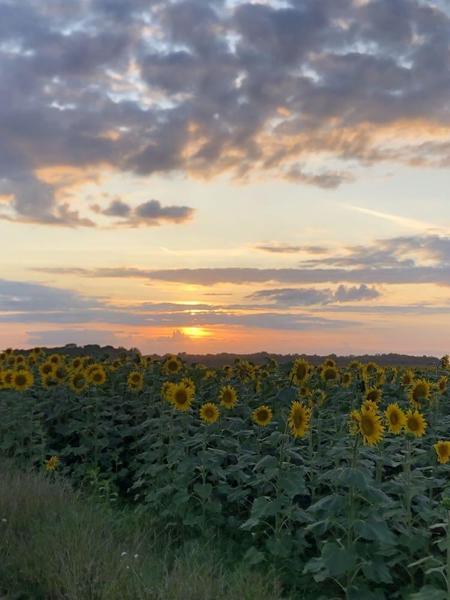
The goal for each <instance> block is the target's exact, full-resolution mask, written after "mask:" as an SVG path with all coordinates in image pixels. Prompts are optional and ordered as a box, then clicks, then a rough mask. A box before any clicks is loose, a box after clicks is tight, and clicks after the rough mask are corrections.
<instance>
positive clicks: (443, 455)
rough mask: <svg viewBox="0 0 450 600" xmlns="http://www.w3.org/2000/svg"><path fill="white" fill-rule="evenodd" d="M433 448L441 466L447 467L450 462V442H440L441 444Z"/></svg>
mask: <svg viewBox="0 0 450 600" xmlns="http://www.w3.org/2000/svg"><path fill="white" fill-rule="evenodd" d="M433 448H434V450H435V452H436V455H437V459H438V461H439V462H440V463H441V465H446V464H447V463H448V461H449V460H450V442H448V441H445V440H439V442H436V444H434V446H433Z"/></svg>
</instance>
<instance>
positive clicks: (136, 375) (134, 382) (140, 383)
mask: <svg viewBox="0 0 450 600" xmlns="http://www.w3.org/2000/svg"><path fill="white" fill-rule="evenodd" d="M127 385H128V389H130V390H133V391H135V392H138V391H139V390H142V388H143V387H144V375H143V374H142V373H141V372H140V371H131V373H130V374H129V375H128V379H127Z"/></svg>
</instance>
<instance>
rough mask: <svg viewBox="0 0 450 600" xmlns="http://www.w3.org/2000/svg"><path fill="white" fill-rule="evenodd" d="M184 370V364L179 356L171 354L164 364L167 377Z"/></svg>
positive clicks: (163, 368) (163, 367)
mask: <svg viewBox="0 0 450 600" xmlns="http://www.w3.org/2000/svg"><path fill="white" fill-rule="evenodd" d="M182 368H183V363H182V362H181V360H180V359H179V357H178V356H175V355H174V354H169V356H166V358H165V359H164V362H163V366H162V370H163V372H164V373H166V374H167V375H176V374H177V373H178V371H180V370H181V369H182Z"/></svg>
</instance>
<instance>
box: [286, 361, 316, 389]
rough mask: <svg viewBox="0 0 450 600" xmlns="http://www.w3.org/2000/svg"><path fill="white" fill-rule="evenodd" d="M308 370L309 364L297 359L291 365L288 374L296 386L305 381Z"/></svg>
mask: <svg viewBox="0 0 450 600" xmlns="http://www.w3.org/2000/svg"><path fill="white" fill-rule="evenodd" d="M310 369H311V367H310V364H309V363H308V362H307V361H306V360H304V359H303V358H297V360H295V361H294V364H293V365H292V369H291V374H290V377H291V380H292V381H293V382H294V383H296V384H297V385H298V384H300V383H303V382H304V381H306V379H308V375H309V372H310Z"/></svg>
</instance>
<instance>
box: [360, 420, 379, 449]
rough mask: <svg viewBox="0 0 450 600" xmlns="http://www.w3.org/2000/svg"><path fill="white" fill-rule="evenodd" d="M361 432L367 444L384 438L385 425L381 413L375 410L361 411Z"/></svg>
mask: <svg viewBox="0 0 450 600" xmlns="http://www.w3.org/2000/svg"><path fill="white" fill-rule="evenodd" d="M359 432H360V434H361V436H362V438H363V442H364V444H365V445H366V446H373V445H375V444H378V443H379V442H380V440H381V439H382V438H383V433H384V427H383V424H382V422H381V419H380V417H379V415H377V414H375V413H373V412H369V411H367V412H361V414H360V417H359Z"/></svg>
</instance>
